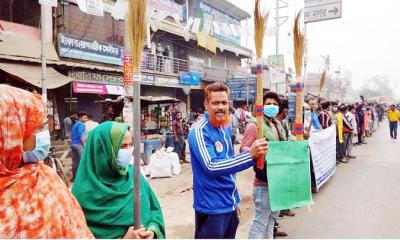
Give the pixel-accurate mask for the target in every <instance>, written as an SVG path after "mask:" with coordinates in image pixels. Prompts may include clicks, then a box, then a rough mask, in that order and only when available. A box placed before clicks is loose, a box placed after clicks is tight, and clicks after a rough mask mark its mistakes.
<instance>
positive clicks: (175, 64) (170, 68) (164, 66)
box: [141, 53, 189, 74]
mask: <svg viewBox="0 0 400 240" xmlns="http://www.w3.org/2000/svg"><path fill="white" fill-rule="evenodd" d="M141 69H142V70H150V71H154V72H159V73H167V74H168V73H169V74H179V72H181V71H182V72H188V71H189V61H188V60H184V59H179V58H171V57H165V56H162V55H156V54H152V53H144V54H143V55H142V65H141Z"/></svg>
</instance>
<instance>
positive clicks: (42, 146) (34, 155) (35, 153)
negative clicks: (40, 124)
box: [22, 130, 50, 163]
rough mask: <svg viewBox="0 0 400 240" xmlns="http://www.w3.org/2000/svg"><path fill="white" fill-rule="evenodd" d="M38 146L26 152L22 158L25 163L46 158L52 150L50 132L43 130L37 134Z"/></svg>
mask: <svg viewBox="0 0 400 240" xmlns="http://www.w3.org/2000/svg"><path fill="white" fill-rule="evenodd" d="M35 136H36V146H35V149H33V150H32V151H28V152H24V153H23V155H22V158H23V160H24V162H25V163H35V162H38V161H40V160H44V159H45V158H46V157H47V155H49V151H50V133H49V131H47V130H46V131H42V132H39V133H36V134H35Z"/></svg>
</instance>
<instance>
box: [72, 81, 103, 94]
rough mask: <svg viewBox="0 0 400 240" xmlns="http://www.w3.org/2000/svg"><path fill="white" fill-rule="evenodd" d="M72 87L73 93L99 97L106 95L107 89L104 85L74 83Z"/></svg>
mask: <svg viewBox="0 0 400 240" xmlns="http://www.w3.org/2000/svg"><path fill="white" fill-rule="evenodd" d="M73 86H74V92H75V93H92V94H99V95H107V94H108V91H107V87H106V85H105V84H94V83H82V82H74V83H73Z"/></svg>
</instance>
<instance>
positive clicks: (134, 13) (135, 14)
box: [126, 0, 147, 229]
mask: <svg viewBox="0 0 400 240" xmlns="http://www.w3.org/2000/svg"><path fill="white" fill-rule="evenodd" d="M146 5H147V1H146V0H129V7H128V24H129V25H128V33H129V43H130V48H131V49H130V50H131V52H129V49H126V53H127V54H132V58H131V59H132V68H133V73H136V74H133V79H131V80H132V83H133V109H134V111H133V134H132V138H133V143H134V157H135V158H134V159H135V177H134V189H133V191H134V206H133V207H134V208H133V211H134V214H133V215H134V227H135V229H139V228H140V226H141V224H140V223H141V222H140V142H139V139H140V113H138V112H136V111H135V109H136V110H137V111H140V74H139V72H140V58H141V54H142V51H143V46H144V41H145V37H146Z"/></svg>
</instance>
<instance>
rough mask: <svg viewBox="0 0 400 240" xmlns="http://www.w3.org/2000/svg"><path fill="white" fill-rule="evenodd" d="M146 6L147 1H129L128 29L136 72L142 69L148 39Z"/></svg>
mask: <svg viewBox="0 0 400 240" xmlns="http://www.w3.org/2000/svg"><path fill="white" fill-rule="evenodd" d="M146 6H147V1H146V0H129V8H128V24H129V27H128V29H129V42H130V45H131V51H132V52H131V53H132V58H133V59H132V60H133V70H134V71H139V69H140V58H141V54H142V51H143V47H144V41H145V37H146Z"/></svg>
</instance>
